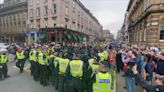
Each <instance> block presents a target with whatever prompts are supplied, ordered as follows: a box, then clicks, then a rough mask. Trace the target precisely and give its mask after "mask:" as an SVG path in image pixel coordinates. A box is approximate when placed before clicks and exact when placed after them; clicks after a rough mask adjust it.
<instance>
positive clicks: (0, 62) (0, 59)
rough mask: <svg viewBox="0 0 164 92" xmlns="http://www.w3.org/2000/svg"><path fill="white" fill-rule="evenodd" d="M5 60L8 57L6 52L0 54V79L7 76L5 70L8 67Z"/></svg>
mask: <svg viewBox="0 0 164 92" xmlns="http://www.w3.org/2000/svg"><path fill="white" fill-rule="evenodd" d="M7 62H8V57H7V55H6V53H2V54H1V55H0V80H2V77H3V78H7V77H8V75H7V72H8V68H7Z"/></svg>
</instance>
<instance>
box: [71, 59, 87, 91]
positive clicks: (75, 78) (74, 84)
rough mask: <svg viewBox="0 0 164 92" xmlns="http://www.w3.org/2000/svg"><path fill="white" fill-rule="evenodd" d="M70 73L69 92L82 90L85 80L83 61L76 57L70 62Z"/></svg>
mask: <svg viewBox="0 0 164 92" xmlns="http://www.w3.org/2000/svg"><path fill="white" fill-rule="evenodd" d="M69 67H70V74H71V75H72V79H71V81H70V92H83V82H84V81H85V80H86V79H85V77H84V76H86V73H85V72H86V66H85V65H84V62H83V61H81V60H78V59H75V60H72V61H71V62H70V66H69Z"/></svg>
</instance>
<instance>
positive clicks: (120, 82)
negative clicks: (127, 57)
mask: <svg viewBox="0 0 164 92" xmlns="http://www.w3.org/2000/svg"><path fill="white" fill-rule="evenodd" d="M122 75H123V73H120V74H117V76H116V77H117V81H116V83H117V85H116V92H127V91H126V89H125V88H124V86H125V79H124V77H122ZM136 92H143V90H142V88H141V87H140V86H137V88H136Z"/></svg>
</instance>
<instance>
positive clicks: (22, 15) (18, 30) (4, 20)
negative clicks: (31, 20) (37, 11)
mask: <svg viewBox="0 0 164 92" xmlns="http://www.w3.org/2000/svg"><path fill="white" fill-rule="evenodd" d="M26 32H27V0H4V3H3V4H1V5H0V42H8V43H12V42H25V41H26V40H27V39H26Z"/></svg>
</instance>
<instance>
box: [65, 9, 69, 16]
mask: <svg viewBox="0 0 164 92" xmlns="http://www.w3.org/2000/svg"><path fill="white" fill-rule="evenodd" d="M65 15H67V16H68V15H69V10H68V7H66V8H65Z"/></svg>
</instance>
